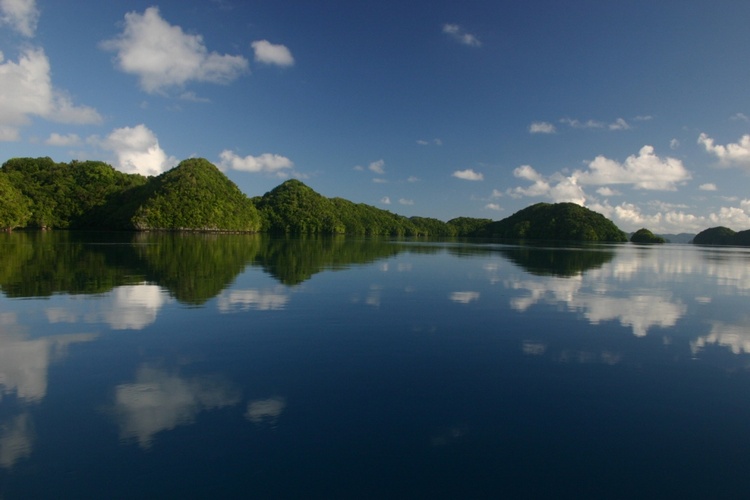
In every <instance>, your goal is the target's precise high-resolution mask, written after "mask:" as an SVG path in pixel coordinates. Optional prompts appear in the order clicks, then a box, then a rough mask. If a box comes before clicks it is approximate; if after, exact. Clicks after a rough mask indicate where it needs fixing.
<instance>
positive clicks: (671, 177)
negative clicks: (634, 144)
mask: <svg viewBox="0 0 750 500" xmlns="http://www.w3.org/2000/svg"><path fill="white" fill-rule="evenodd" d="M573 175H574V176H575V177H576V179H577V180H578V182H579V183H580V184H583V185H586V184H593V185H607V184H630V185H632V186H633V187H634V188H636V189H650V190H661V191H675V190H676V189H677V188H676V186H677V184H680V183H683V182H685V181H687V180H689V179H690V178H691V175H690V172H688V171H687V170H686V169H685V167H684V166H683V164H682V162H681V161H680V160H678V159H675V158H670V157H666V158H663V159H662V158H660V157H658V156H656V155H655V154H654V148H653V147H652V146H643V147H642V148H641V150H640V151H639V152H638V156H636V155H631V156H628V157H627V159H626V160H625V162H624V163H619V162H617V161H615V160H610V159H609V158H606V157H604V156H597V157H596V158H595V159H594V161H592V162H591V163H589V165H588V170H586V171H576V172H575V173H574V174H573Z"/></svg>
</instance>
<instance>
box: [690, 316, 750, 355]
mask: <svg viewBox="0 0 750 500" xmlns="http://www.w3.org/2000/svg"><path fill="white" fill-rule="evenodd" d="M708 345H719V346H722V347H727V348H729V349H730V350H731V351H732V352H733V353H734V354H745V353H750V327H748V325H747V324H745V325H728V324H726V323H723V322H719V321H716V322H713V323H712V325H711V333H709V334H708V335H704V336H702V337H698V339H696V340H694V341H692V342H690V349H691V350H692V351H693V354H698V353H699V352H700V351H702V350H703V349H705V348H706V346H708Z"/></svg>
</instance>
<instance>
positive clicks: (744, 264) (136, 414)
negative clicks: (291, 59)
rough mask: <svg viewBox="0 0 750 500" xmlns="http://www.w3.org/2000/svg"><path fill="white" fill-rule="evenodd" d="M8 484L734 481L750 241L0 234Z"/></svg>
mask: <svg viewBox="0 0 750 500" xmlns="http://www.w3.org/2000/svg"><path fill="white" fill-rule="evenodd" d="M0 291H1V292H2V294H1V295H0V391H1V395H2V399H0V496H2V497H3V498H29V497H52V496H54V497H75V498H104V497H106V498H126V497H127V498H130V497H136V496H138V497H174V498H191V497H209V496H211V497H215V496H223V497H240V496H242V497H248V496H253V497H260V498H316V497H317V498H384V497H389V498H398V497H403V498H415V497H417V498H427V497H431V498H461V497H462V498H487V497H512V498H518V497H527V498H540V497H558V498H559V497H561V496H573V495H575V496H587V497H600V498H601V497H607V498H632V497H634V496H639V497H643V496H648V497H666V496H670V497H672V496H675V497H676V496H680V497H700V498H705V497H711V498H718V497H743V496H747V495H748V494H749V493H750V486H749V485H748V484H747V481H746V479H745V478H744V474H743V471H744V470H746V469H747V467H748V466H750V455H749V454H748V453H747V450H748V449H750V397H749V396H750V354H749V353H750V314H749V313H748V298H749V296H750V249H743V248H725V247H722V248H714V247H698V246H689V245H661V246H637V245H633V244H622V245H598V246H572V245H567V246H566V245H535V246H531V245H503V244H497V243H477V242H465V241H464V242H459V241H450V242H435V241H419V240H401V241H399V240H386V239H375V240H373V239H355V238H344V237H331V238H273V237H269V236H265V235H216V234H214V235H211V234H175V233H136V234H133V233H85V232H81V233H78V232H65V231H60V232H55V231H53V232H15V233H11V234H0Z"/></svg>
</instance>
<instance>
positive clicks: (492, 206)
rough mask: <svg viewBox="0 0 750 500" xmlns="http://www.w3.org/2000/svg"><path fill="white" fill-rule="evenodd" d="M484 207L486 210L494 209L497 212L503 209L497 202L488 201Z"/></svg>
mask: <svg viewBox="0 0 750 500" xmlns="http://www.w3.org/2000/svg"><path fill="white" fill-rule="evenodd" d="M484 208H485V209H486V210H494V211H496V212H499V211H501V210H502V207H501V206H500V205H499V204H497V203H487V204H486V205H485V206H484Z"/></svg>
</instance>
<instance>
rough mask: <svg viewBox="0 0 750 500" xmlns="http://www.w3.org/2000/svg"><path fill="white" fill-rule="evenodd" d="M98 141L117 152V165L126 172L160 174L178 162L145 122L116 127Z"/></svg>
mask: <svg viewBox="0 0 750 500" xmlns="http://www.w3.org/2000/svg"><path fill="white" fill-rule="evenodd" d="M95 141H96V139H95ZM96 142H98V144H99V146H100V147H102V148H103V149H105V150H107V151H112V152H113V153H114V154H115V156H116V157H117V163H116V165H115V167H117V168H118V169H119V170H121V171H123V172H125V173H129V174H141V175H159V174H161V173H162V172H164V171H166V170H169V169H170V168H172V167H174V166H175V165H176V164H177V159H176V158H174V157H172V156H167V154H166V153H165V152H164V150H163V149H161V147H160V146H159V140H158V139H157V138H156V134H154V133H153V132H152V131H151V130H150V129H148V128H147V127H146V126H145V125H143V124H140V125H136V126H135V127H123V128H118V129H115V130H113V131H112V133H111V134H109V136H107V138H106V139H104V140H101V141H96Z"/></svg>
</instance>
